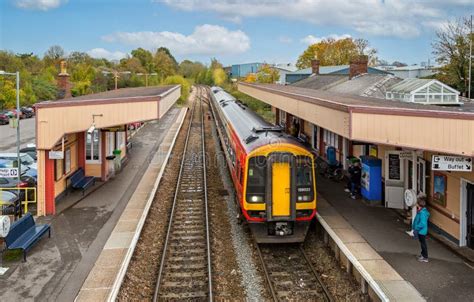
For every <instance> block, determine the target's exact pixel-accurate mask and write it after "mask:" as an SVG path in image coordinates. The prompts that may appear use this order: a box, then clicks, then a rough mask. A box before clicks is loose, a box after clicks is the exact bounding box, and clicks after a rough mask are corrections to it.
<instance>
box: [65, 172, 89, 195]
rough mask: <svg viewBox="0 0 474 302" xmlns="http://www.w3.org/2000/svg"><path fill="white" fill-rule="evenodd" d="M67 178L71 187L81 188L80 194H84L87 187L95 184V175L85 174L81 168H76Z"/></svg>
mask: <svg viewBox="0 0 474 302" xmlns="http://www.w3.org/2000/svg"><path fill="white" fill-rule="evenodd" d="M68 180H69V181H70V182H71V187H72V188H73V189H81V190H82V196H84V193H85V192H86V190H87V189H88V188H89V187H91V186H93V185H95V177H93V176H85V174H84V170H83V169H82V168H79V169H77V170H76V172H74V173H73V174H72V175H71V176H69V178H68Z"/></svg>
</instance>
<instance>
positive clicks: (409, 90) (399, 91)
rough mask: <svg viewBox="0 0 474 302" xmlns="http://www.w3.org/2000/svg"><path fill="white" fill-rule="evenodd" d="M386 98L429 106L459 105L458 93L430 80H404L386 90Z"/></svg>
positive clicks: (436, 81)
mask: <svg viewBox="0 0 474 302" xmlns="http://www.w3.org/2000/svg"><path fill="white" fill-rule="evenodd" d="M385 95H386V98H387V99H388V100H398V101H403V102H412V103H420V104H431V105H461V104H462V103H461V102H460V101H459V91H457V90H456V89H454V88H451V87H449V86H448V85H446V84H443V83H441V82H440V81H438V80H431V79H413V78H411V79H405V80H403V81H401V82H399V83H397V84H395V85H393V86H391V87H389V88H387V92H386V94H385Z"/></svg>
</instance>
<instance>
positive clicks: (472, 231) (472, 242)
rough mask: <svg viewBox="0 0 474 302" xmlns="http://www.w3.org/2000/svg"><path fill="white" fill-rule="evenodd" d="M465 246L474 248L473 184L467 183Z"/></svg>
mask: <svg viewBox="0 0 474 302" xmlns="http://www.w3.org/2000/svg"><path fill="white" fill-rule="evenodd" d="M466 189H467V190H466V192H467V213H466V214H467V215H466V216H467V246H468V247H470V248H471V249H474V184H470V183H468V184H467V188H466Z"/></svg>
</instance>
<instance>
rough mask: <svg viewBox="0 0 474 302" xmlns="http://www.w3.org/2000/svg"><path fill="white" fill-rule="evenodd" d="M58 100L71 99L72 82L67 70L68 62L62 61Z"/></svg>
mask: <svg viewBox="0 0 474 302" xmlns="http://www.w3.org/2000/svg"><path fill="white" fill-rule="evenodd" d="M57 81H58V99H64V98H70V97H72V95H71V86H72V85H71V82H69V74H68V73H67V70H66V61H61V72H60V73H59V74H58V79H57Z"/></svg>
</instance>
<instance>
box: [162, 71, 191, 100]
mask: <svg viewBox="0 0 474 302" xmlns="http://www.w3.org/2000/svg"><path fill="white" fill-rule="evenodd" d="M163 84H164V85H176V84H179V85H181V97H180V98H179V100H178V104H179V105H183V104H186V102H187V101H188V97H189V92H190V90H191V84H190V83H189V82H188V80H186V79H185V78H183V77H182V76H180V75H173V76H168V77H166V79H165V80H164V81H163Z"/></svg>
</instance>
